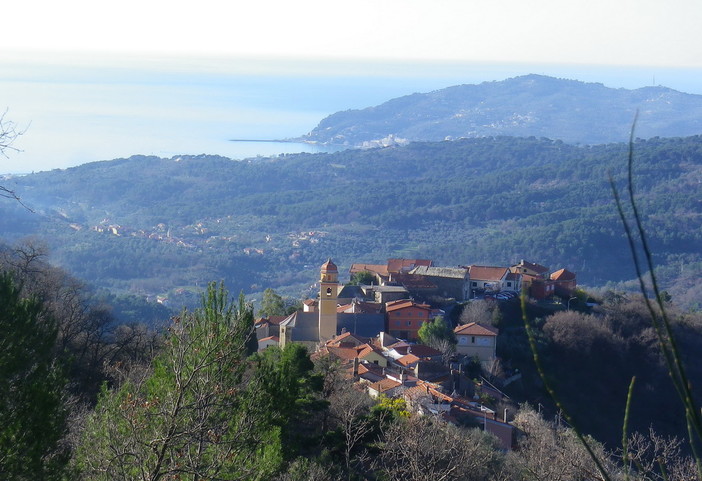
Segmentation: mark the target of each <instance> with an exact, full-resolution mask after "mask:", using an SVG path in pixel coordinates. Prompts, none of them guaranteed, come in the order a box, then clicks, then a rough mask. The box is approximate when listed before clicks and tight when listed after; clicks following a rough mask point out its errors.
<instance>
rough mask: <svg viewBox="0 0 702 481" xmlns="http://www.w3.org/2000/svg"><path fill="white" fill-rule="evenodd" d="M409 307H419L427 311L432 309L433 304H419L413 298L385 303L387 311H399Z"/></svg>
mask: <svg viewBox="0 0 702 481" xmlns="http://www.w3.org/2000/svg"><path fill="white" fill-rule="evenodd" d="M408 307H418V308H420V309H425V310H427V311H428V310H431V306H429V305H428V304H417V303H416V302H414V301H413V300H411V299H400V300H397V301H390V302H387V303H385V311H386V312H391V311H397V310H399V309H406V308H408Z"/></svg>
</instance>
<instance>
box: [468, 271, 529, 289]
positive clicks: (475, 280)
mask: <svg viewBox="0 0 702 481" xmlns="http://www.w3.org/2000/svg"><path fill="white" fill-rule="evenodd" d="M468 273H469V275H470V287H471V289H472V290H473V292H475V291H485V292H500V291H502V290H509V291H515V290H518V286H517V285H515V284H516V283H517V280H516V279H515V278H514V277H512V276H509V274H510V270H509V269H508V268H507V267H495V266H474V265H472V266H470V267H468ZM508 277H509V279H508Z"/></svg>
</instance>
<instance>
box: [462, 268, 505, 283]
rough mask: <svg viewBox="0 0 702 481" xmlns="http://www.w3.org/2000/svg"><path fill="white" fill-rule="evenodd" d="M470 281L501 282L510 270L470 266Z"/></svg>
mask: <svg viewBox="0 0 702 481" xmlns="http://www.w3.org/2000/svg"><path fill="white" fill-rule="evenodd" d="M469 269H470V279H471V280H472V281H474V280H481V281H499V280H501V279H502V278H503V277H505V274H506V273H507V271H509V269H507V268H506V267H494V266H470V267H469Z"/></svg>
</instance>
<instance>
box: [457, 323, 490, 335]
mask: <svg viewBox="0 0 702 481" xmlns="http://www.w3.org/2000/svg"><path fill="white" fill-rule="evenodd" d="M453 332H455V333H456V334H460V335H464V336H497V334H498V333H499V331H498V330H497V328H495V327H492V326H482V325H480V324H478V323H476V322H471V323H470V324H465V325H463V326H458V327H457V328H456V329H454V330H453Z"/></svg>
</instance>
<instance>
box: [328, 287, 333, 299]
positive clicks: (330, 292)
mask: <svg viewBox="0 0 702 481" xmlns="http://www.w3.org/2000/svg"><path fill="white" fill-rule="evenodd" d="M331 295H332V290H331V287H327V297H330V296H331Z"/></svg>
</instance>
